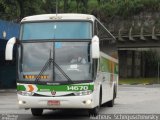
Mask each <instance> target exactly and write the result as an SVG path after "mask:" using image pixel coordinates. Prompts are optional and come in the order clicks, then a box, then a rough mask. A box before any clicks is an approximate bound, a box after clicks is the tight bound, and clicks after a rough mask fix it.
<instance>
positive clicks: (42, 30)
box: [20, 21, 92, 40]
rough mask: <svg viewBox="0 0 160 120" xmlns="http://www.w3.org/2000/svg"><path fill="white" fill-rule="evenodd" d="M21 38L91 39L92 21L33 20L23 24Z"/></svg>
mask: <svg viewBox="0 0 160 120" xmlns="http://www.w3.org/2000/svg"><path fill="white" fill-rule="evenodd" d="M21 26H22V27H21V36H20V39H21V40H44V39H91V37H92V29H91V26H92V25H91V23H90V22H86V21H81V22H75V21H74V22H69V21H67V22H35V23H34V22H33V23H23V24H22V25H21Z"/></svg>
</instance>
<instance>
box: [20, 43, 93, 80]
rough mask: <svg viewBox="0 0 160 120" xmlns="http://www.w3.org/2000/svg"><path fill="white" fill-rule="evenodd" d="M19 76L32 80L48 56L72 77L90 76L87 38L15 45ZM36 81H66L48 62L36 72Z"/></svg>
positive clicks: (79, 78)
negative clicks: (17, 48)
mask: <svg viewBox="0 0 160 120" xmlns="http://www.w3.org/2000/svg"><path fill="white" fill-rule="evenodd" d="M19 54H20V55H21V57H19V60H18V61H19V80H21V81H32V82H34V81H35V79H36V77H37V76H38V75H39V73H40V72H41V71H42V69H43V68H44V66H45V65H46V63H47V61H48V60H49V59H50V58H51V59H53V60H54V62H55V63H56V64H57V65H58V66H59V67H60V68H61V69H62V70H63V72H64V73H65V74H66V75H67V76H68V77H69V78H70V79H71V80H72V81H73V82H74V81H77V82H78V81H89V80H92V71H91V58H90V42H45V43H44V42H43V43H41V42H35V43H27V42H25V43H22V44H21V49H19ZM39 78H40V80H39V81H40V82H58V83H60V82H67V81H68V80H67V78H66V77H65V76H64V74H62V72H61V71H60V70H59V69H57V67H55V65H54V64H53V62H51V63H49V64H48V65H47V67H46V70H45V71H44V73H43V74H42V75H40V76H39Z"/></svg>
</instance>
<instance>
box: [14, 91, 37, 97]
mask: <svg viewBox="0 0 160 120" xmlns="http://www.w3.org/2000/svg"><path fill="white" fill-rule="evenodd" d="M17 94H20V95H23V96H32V95H33V94H34V93H33V92H27V91H18V92H17Z"/></svg>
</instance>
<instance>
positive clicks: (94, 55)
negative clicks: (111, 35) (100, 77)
mask: <svg viewBox="0 0 160 120" xmlns="http://www.w3.org/2000/svg"><path fill="white" fill-rule="evenodd" d="M91 47H92V48H91V50H92V58H94V59H98V58H99V56H100V49H99V38H98V36H94V37H93V38H92V43H91Z"/></svg>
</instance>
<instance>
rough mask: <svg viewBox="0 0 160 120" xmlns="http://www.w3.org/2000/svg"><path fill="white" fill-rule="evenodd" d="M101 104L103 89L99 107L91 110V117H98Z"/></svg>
mask: <svg viewBox="0 0 160 120" xmlns="http://www.w3.org/2000/svg"><path fill="white" fill-rule="evenodd" d="M101 103H102V87H101V88H100V95H99V105H98V106H97V107H95V108H93V109H91V110H89V116H97V115H98V113H99V110H100V106H101Z"/></svg>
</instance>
